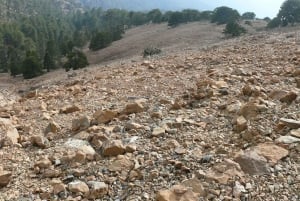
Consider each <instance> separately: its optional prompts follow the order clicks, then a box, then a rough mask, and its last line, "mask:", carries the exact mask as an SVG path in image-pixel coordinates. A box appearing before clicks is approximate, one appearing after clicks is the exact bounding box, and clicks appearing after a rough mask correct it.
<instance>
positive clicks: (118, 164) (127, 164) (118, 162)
mask: <svg viewBox="0 0 300 201" xmlns="http://www.w3.org/2000/svg"><path fill="white" fill-rule="evenodd" d="M133 166H134V164H133V162H132V161H131V160H130V159H129V158H128V157H126V156H124V155H119V156H118V157H117V158H116V159H115V160H113V161H112V162H111V163H110V164H109V165H108V169H109V171H111V172H120V171H122V170H130V169H131V168H132V167H133Z"/></svg>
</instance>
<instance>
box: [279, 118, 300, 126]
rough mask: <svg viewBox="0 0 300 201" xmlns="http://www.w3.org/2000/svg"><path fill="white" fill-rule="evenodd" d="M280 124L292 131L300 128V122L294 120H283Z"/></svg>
mask: <svg viewBox="0 0 300 201" xmlns="http://www.w3.org/2000/svg"><path fill="white" fill-rule="evenodd" d="M280 122H281V123H283V124H284V125H285V126H287V127H289V128H292V129H298V128H300V121H297V120H294V119H286V118H281V119H280Z"/></svg>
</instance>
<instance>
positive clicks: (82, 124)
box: [72, 116, 90, 131]
mask: <svg viewBox="0 0 300 201" xmlns="http://www.w3.org/2000/svg"><path fill="white" fill-rule="evenodd" d="M89 127H90V120H89V118H88V117H87V116H82V117H80V118H79V119H74V120H73V121H72V130H73V131H80V130H85V129H87V128H89Z"/></svg>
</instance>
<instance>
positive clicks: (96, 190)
mask: <svg viewBox="0 0 300 201" xmlns="http://www.w3.org/2000/svg"><path fill="white" fill-rule="evenodd" d="M88 186H89V187H90V189H91V190H90V194H89V199H99V198H101V197H103V196H104V195H106V194H107V193H108V185H107V184H105V183H104V182H97V181H89V182H88Z"/></svg>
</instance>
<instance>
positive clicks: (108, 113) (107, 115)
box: [93, 110, 118, 124]
mask: <svg viewBox="0 0 300 201" xmlns="http://www.w3.org/2000/svg"><path fill="white" fill-rule="evenodd" d="M117 116H118V112H116V111H112V110H104V111H103V110H99V111H97V112H95V113H94V115H93V117H94V119H95V120H96V121H97V123H98V124H106V123H109V122H110V121H111V120H113V119H114V118H116V117H117Z"/></svg>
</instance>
